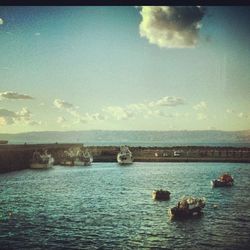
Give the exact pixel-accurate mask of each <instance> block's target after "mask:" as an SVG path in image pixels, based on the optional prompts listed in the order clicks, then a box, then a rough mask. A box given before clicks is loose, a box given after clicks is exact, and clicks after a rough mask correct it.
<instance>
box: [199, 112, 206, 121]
mask: <svg viewBox="0 0 250 250" xmlns="http://www.w3.org/2000/svg"><path fill="white" fill-rule="evenodd" d="M197 119H198V120H206V119H207V115H206V114H204V113H197Z"/></svg>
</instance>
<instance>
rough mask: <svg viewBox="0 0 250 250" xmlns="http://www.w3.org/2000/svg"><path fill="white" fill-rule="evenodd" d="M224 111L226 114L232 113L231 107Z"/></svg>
mask: <svg viewBox="0 0 250 250" xmlns="http://www.w3.org/2000/svg"><path fill="white" fill-rule="evenodd" d="M226 112H227V113H228V114H232V113H234V110H232V109H227V110H226Z"/></svg>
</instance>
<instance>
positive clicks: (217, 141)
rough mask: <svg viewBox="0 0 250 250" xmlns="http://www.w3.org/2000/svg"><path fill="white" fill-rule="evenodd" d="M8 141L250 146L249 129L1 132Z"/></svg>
mask: <svg viewBox="0 0 250 250" xmlns="http://www.w3.org/2000/svg"><path fill="white" fill-rule="evenodd" d="M0 140H8V141H9V143H18V144H20V143H25V142H26V143H55V142H58V143H62V142H68V143H76V142H77V143H84V144H86V145H121V144H127V145H131V146H133V145H134V146H176V145H180V146H182V145H198V146H200V145H208V146H210V145H211V146H216V145H218V146H250V130H244V131H218V130H200V131H186V130H184V131H105V130H89V131H65V132H59V131H44V132H28V133H19V134H0Z"/></svg>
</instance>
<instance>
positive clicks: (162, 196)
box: [152, 189, 171, 201]
mask: <svg viewBox="0 0 250 250" xmlns="http://www.w3.org/2000/svg"><path fill="white" fill-rule="evenodd" d="M170 194H171V193H170V192H169V191H167V190H162V189H160V190H154V191H153V192H152V198H153V199H154V200H159V201H166V200H169V199H170Z"/></svg>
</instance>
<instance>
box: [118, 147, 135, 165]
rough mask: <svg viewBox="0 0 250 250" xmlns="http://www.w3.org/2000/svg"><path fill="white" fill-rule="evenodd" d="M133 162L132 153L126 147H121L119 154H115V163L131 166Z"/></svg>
mask: <svg viewBox="0 0 250 250" xmlns="http://www.w3.org/2000/svg"><path fill="white" fill-rule="evenodd" d="M133 161H134V158H133V155H132V152H131V151H130V150H129V148H128V147H127V146H121V147H120V152H119V153H118V154H117V162H118V163H119V164H121V165H123V164H132V163H133Z"/></svg>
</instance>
